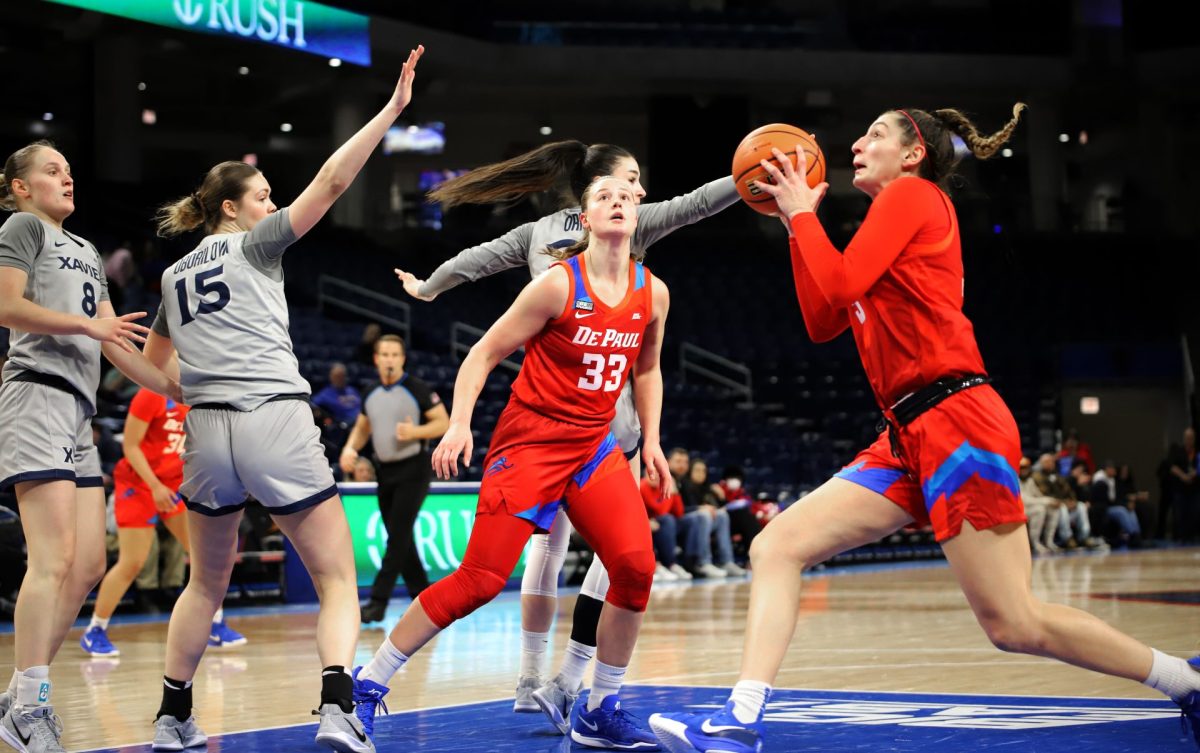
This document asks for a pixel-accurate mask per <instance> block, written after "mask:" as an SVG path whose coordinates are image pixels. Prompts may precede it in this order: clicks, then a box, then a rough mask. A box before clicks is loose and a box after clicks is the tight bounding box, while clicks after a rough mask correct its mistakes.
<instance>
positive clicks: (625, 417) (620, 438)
mask: <svg viewBox="0 0 1200 753" xmlns="http://www.w3.org/2000/svg"><path fill="white" fill-rule="evenodd" d="M609 428H610V429H611V430H612V433H613V436H614V437H616V438H617V445H618V446H619V447H620V448H621V452H623V453H625V457H630V456H631V455H632V454H633V453H635V452H637V451H638V444H639V443H640V442H641V441H642V423H641V421H639V420H638V414H637V408H636V407H634V404H633V380H632V379H630V380H628V381H626V382H625V388H624V389H622V390H621V396H620V397H618V398H617V415H616V416H614V417H613V420H612V423H611V424H610V425H609Z"/></svg>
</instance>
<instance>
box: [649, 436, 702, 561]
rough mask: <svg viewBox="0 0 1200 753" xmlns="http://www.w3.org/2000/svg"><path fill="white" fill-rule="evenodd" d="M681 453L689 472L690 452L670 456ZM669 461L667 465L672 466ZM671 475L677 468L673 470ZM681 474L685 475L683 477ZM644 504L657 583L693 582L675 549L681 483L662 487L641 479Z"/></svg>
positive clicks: (678, 451)
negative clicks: (648, 517)
mask: <svg viewBox="0 0 1200 753" xmlns="http://www.w3.org/2000/svg"><path fill="white" fill-rule="evenodd" d="M676 453H681V454H682V457H683V462H684V464H685V465H684V468H683V470H686V467H687V466H686V463H687V452H685V451H683V450H672V451H671V457H675V455H676ZM671 462H672V461H671V460H670V459H669V458H668V460H667V465H668V466H671ZM671 472H672V474H674V472H675V471H674V469H673V467H672V471H671ZM681 475H682V474H681ZM641 491H642V502H643V503H645V505H646V513H647V515H649V516H650V533H651V536H652V537H653V539H654V557H655V559H657V560H658V565H657V567H655V569H654V579H655V580H658V581H668V582H669V581H677V580H691V579H692V574H691V573H689V572H688V571H687V570H685V569H684V568H683V566H682V565H680V564H679V563H678V562H677V561H676V556H675V549H676V547H677V545H678V540H679V535H678V532H679V519H680V518H682V517H683V498H682V497H681V496H680V495H679V486H678V484H677V483H676V484H669V485H668V484H660V485H659V486H655V485H653V484H651V483H650V479H648V478H646V477H645V476H643V477H642V483H641Z"/></svg>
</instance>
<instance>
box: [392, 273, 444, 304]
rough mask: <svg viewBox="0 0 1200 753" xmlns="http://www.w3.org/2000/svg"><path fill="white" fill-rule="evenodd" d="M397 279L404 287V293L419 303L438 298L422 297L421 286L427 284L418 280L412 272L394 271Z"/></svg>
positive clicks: (432, 296) (435, 296)
mask: <svg viewBox="0 0 1200 753" xmlns="http://www.w3.org/2000/svg"><path fill="white" fill-rule="evenodd" d="M392 271H393V272H395V273H396V277H398V278H399V279H400V282H401V283H402V284H403V285H404V292H405V293H408V294H409V295H411V296H412V297H413V298H416V299H417V300H418V301H432V300H433V299H434V298H437V295H436V294H435V295H421V292H420V291H421V286H422V285H424V284H425V281H424V280H421V279H418V278H417V276H416V275H414V274H413V273H412V272H405V271H404V270H403V269H399V268H396V269H393V270H392Z"/></svg>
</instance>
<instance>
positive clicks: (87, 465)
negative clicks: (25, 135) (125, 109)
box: [0, 141, 179, 753]
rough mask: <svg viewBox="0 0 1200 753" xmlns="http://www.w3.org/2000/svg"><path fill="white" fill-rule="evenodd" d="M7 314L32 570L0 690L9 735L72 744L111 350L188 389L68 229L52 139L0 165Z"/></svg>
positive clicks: (100, 490) (68, 193)
mask: <svg viewBox="0 0 1200 753" xmlns="http://www.w3.org/2000/svg"><path fill="white" fill-rule="evenodd" d="M0 208H3V209H4V210H6V211H9V212H14V214H13V215H12V216H11V217H9V218H8V220H7V221H5V223H4V225H3V227H0V326H3V327H8V328H9V329H11V330H12V339H11V343H10V345H9V350H8V360H7V361H6V362H5V364H4V386H3V387H0V488H8V487H15V491H16V495H17V504H18V506H19V508H20V513H21V527H22V529H23V530H24V532H25V542H26V546H27V547H28V558H27V559H28V569H27V570H26V573H25V579H24V580H23V581H22V582H21V591H20V593H19V595H18V596H17V608H16V615H15V618H14V620H13V622H14V629H15V632H16V640H15V643H16V646H15V648H16V661H15V666H14V671H13V676H12V681H11V682H10V683H9V686H8V690H6V691H5V692H4V693H0V715H3V719H2V721H0V738H3V739H4V740H5V741H6V742H8V743H9V744H10V745H12V746H13V747H14V748H16V749H17V750H20V751H34V752H36V753H44V752H48V753H49V752H53V751H61V750H63V747H62V745H61V743H60V742H59V737H60V735H61V733H62V726H61V724H60V723H59V721H58V717H57V716H56V715H55V714H54V710H53V708H52V707H51V706H50V662H51V661H52V660H53V659H54V656H55V654H57V653H58V649H59V647H60V646H62V642H63V639H64V638H65V637H66V635H67V631H68V630H70V629H71V625H72V623H74V622H75V617H76V615H78V614H79V608H80V607H81V606H83V600H84V599H85V598H87V595H88V593H89V592H90V591H91V590H92V587H93V586H95V585H96V583H97V582H98V581H99V580H100V578H101V577H102V576H103V575H104V565H105V554H104V513H105V510H104V484H103V479H102V477H101V472H100V456H99V454H98V453H97V452H96V448H95V446H94V445H93V444H92V425H91V418H92V416H93V415H95V413H96V387H97V385H98V384H99V382H100V353H101V352H103V353H104V356H105V357H106V358H107V359H108V360H109V361H111V362H112V363H113V365H115V366H116V367H117V368H119V369H120V370H121V371H122V372H124V373H125V374H126V375H127V376H129V378H130V379H132V380H133V381H135V382H137V383H138V384H141V385H143V386H145V387H148V388H149V389H152V390H154V391H156V392H160V393H162V394H165V395H170V396H172V397H174V398H175V399H178V398H179V385H178V383H176V382H175V381H174V380H172V379H170V378H169V377H168V376H167V375H165V374H163V373H162V372H160V371H159V370H158V369H156V368H154V367H153V366H152V365H151V364H150V363H149V362H148V361H147V360H146V359H145V358H143V357H142V354H141V353H140V352H138V350H137V348H136V347H134V346H133V344H132V343H131V342H130V341H139V342H141V341H142V340H143V338H142V335H141V333H143V332H148V331H149V330H147V329H146V328H145V327H143V326H140V325H137V324H134V322H135V321H137V320H138V319H141V318H142V317H144V316H145V315H146V314H145V312H138V313H135V314H125V315H124V316H119V317H118V316H116V315H115V313H114V312H113V307H112V303H110V302H109V299H108V284H107V281H106V279H105V277H104V265H103V263H101V261H100V254H99V253H97V252H96V247H95V246H93V245H92V244H91V243H89V242H88V241H86V240H84V239H83V238H80V237H79V236H77V235H74V234H73V233H68V232H67V231H66V230H64V229H63V221H64V220H66V219H67V217H69V216H71V213H72V212H74V211H75V181H74V180H73V179H72V177H71V166H70V165H69V164H68V163H67V159H66V157H64V156H63V155H62V153H61V152H59V151H58V150H57V149H55V148H54V146H53V145H52V144H50V142H48V141H39V142H35V143H33V144H30V145H28V146H26V147H24V148H22V149H19V150H17V151H16V152H14V153H13V154H12V155H11V156H10V157H9V158H8V159H7V161H6V162H5V164H4V174H3V175H2V176H0Z"/></svg>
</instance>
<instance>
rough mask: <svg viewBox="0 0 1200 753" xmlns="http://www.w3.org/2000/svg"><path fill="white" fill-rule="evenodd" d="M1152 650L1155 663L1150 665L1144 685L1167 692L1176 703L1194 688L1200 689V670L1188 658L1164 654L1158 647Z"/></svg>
mask: <svg viewBox="0 0 1200 753" xmlns="http://www.w3.org/2000/svg"><path fill="white" fill-rule="evenodd" d="M1150 651H1151V652H1152V653H1153V654H1154V664H1152V665H1151V666H1150V676H1149V677H1147V678H1146V679H1145V680H1143V681H1142V684H1143V685H1145V686H1146V687H1148V688H1154V689H1155V690H1157V691H1159V692H1160V693H1165V694H1166V695H1167V697H1168V698H1170V699H1171V700H1172V701H1175V702H1176V703H1178V702H1179V701H1181V700H1183V699H1184V698H1185V697H1187V694H1188V693H1191V692H1192V691H1193V690H1200V672H1197V671H1196V670H1195V669H1193V668H1192V666H1191V665H1190V664H1188V663H1187V661H1186V660H1184V659H1180V658H1179V657H1178V656H1170V655H1168V654H1164V653H1163V652H1162V651H1159V650H1158V649H1156V648H1152V649H1150Z"/></svg>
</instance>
